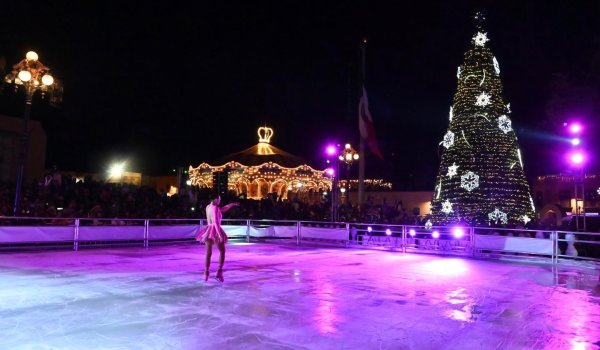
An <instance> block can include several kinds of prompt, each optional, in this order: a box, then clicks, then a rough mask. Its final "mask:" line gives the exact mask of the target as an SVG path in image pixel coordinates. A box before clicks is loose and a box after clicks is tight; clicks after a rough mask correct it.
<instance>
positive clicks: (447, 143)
mask: <svg viewBox="0 0 600 350" xmlns="http://www.w3.org/2000/svg"><path fill="white" fill-rule="evenodd" d="M453 144H454V133H453V132H452V131H450V130H448V132H447V133H446V135H444V141H442V145H443V146H444V147H446V148H450V147H452V145H453Z"/></svg>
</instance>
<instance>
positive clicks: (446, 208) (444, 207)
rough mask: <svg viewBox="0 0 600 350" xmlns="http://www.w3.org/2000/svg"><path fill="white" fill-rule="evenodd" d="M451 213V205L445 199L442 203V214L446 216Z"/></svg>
mask: <svg viewBox="0 0 600 350" xmlns="http://www.w3.org/2000/svg"><path fill="white" fill-rule="evenodd" d="M453 211H454V210H452V203H450V201H449V200H447V199H446V201H445V202H444V203H442V212H443V213H445V214H446V215H448V214H450V213H452V212H453Z"/></svg>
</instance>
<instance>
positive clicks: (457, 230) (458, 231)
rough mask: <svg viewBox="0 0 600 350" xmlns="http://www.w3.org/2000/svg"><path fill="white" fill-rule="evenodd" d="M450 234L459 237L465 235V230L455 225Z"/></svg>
mask: <svg viewBox="0 0 600 350" xmlns="http://www.w3.org/2000/svg"><path fill="white" fill-rule="evenodd" d="M452 235H454V238H457V239H460V238H462V237H463V236H464V235H465V231H464V230H463V229H462V228H460V227H456V228H454V230H452Z"/></svg>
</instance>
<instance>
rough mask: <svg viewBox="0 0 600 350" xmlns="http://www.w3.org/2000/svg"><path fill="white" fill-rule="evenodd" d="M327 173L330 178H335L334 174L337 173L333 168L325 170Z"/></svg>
mask: <svg viewBox="0 0 600 350" xmlns="http://www.w3.org/2000/svg"><path fill="white" fill-rule="evenodd" d="M325 173H327V175H329V176H333V174H335V171H334V170H333V168H327V169H325Z"/></svg>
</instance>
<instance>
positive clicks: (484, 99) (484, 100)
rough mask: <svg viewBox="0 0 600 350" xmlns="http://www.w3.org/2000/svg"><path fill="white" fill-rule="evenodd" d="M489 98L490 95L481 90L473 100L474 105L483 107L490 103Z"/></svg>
mask: <svg viewBox="0 0 600 350" xmlns="http://www.w3.org/2000/svg"><path fill="white" fill-rule="evenodd" d="M491 99H492V97H491V96H490V95H488V94H486V93H485V92H482V93H481V94H479V96H477V99H476V100H475V106H479V107H485V106H487V105H489V104H490V102H491Z"/></svg>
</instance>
